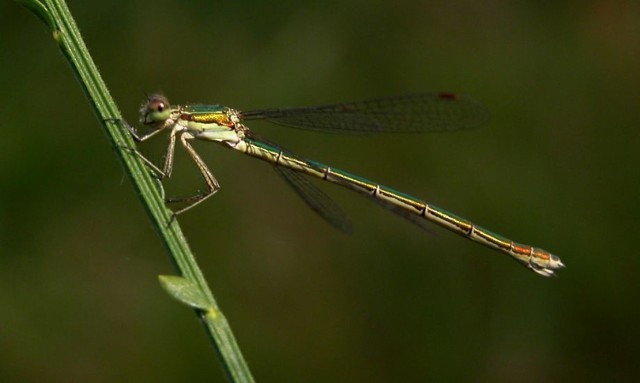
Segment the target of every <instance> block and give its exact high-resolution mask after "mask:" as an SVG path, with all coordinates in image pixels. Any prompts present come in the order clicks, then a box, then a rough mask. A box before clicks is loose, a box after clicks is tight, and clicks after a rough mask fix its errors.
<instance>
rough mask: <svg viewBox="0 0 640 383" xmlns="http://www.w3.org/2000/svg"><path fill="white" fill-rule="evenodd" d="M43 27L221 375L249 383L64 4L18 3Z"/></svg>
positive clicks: (52, 0) (59, 0)
mask: <svg viewBox="0 0 640 383" xmlns="http://www.w3.org/2000/svg"><path fill="white" fill-rule="evenodd" d="M18 1H19V2H20V3H22V4H23V5H25V6H26V7H27V8H29V9H30V10H32V11H33V12H34V13H35V14H36V15H37V16H38V17H39V18H40V19H41V20H42V21H44V22H45V23H46V24H47V25H48V26H49V28H50V29H51V31H52V33H53V38H54V40H55V41H56V43H57V44H58V46H59V47H60V49H61V51H62V53H63V54H64V56H65V57H66V58H67V61H68V62H69V64H70V66H71V69H72V70H73V72H74V74H75V75H76V77H77V79H78V80H79V81H80V84H81V86H82V88H83V89H84V91H85V93H86V95H87V97H88V98H89V101H90V102H91V105H92V106H93V108H94V110H95V112H96V114H97V115H98V118H99V120H100V121H101V122H102V125H103V127H104V129H105V131H106V133H107V136H108V137H109V140H110V141H111V145H112V147H113V148H114V151H115V152H116V153H117V156H118V158H119V160H120V162H121V163H122V165H123V168H124V169H125V172H126V174H127V175H128V176H129V178H130V179H131V182H132V184H133V186H134V189H135V190H136V193H137V195H138V196H139V198H140V201H141V202H142V204H143V206H144V208H145V210H146V211H147V214H148V216H149V219H150V220H151V223H152V225H153V227H154V228H155V230H156V232H157V233H158V236H159V237H160V239H161V241H162V243H163V245H164V247H165V249H166V250H167V252H168V254H169V256H170V257H171V260H172V261H173V263H174V265H175V266H176V267H177V269H178V271H179V273H180V275H181V276H182V278H183V279H184V280H186V281H188V283H185V284H184V285H185V286H189V287H188V288H193V289H197V291H196V294H186V295H188V296H194V295H196V296H198V297H199V298H200V299H198V300H197V301H198V302H200V303H199V305H198V306H193V305H192V307H195V311H196V314H197V315H198V317H199V318H200V319H201V321H202V323H203V324H204V327H205V329H206V331H207V334H208V335H209V338H210V339H211V341H212V344H213V346H214V348H215V350H216V352H217V354H218V356H219V358H220V360H221V361H222V364H223V367H224V370H225V372H226V374H227V376H228V378H229V380H231V381H233V382H252V381H253V378H252V376H251V373H250V371H249V368H248V366H247V363H246V362H245V360H244V358H243V357H242V353H241V352H240V349H239V347H238V345H237V343H236V341H235V338H234V337H233V333H232V332H231V328H230V327H229V324H228V323H227V320H226V319H225V317H224V316H223V314H222V312H221V311H220V310H219V309H218V306H217V305H216V302H215V299H214V297H213V294H212V293H211V290H210V289H209V287H208V286H207V283H206V281H205V279H204V276H203V274H202V272H201V270H200V269H199V267H198V265H197V263H196V261H195V258H194V256H193V254H192V253H191V250H190V249H189V246H188V244H187V241H186V239H185V237H184V235H183V234H182V231H181V230H180V226H179V225H178V222H177V220H175V219H171V218H172V212H171V211H170V210H169V209H167V208H166V206H165V203H164V200H163V198H162V195H161V192H160V190H159V188H158V185H157V180H155V179H153V178H152V177H151V175H150V173H149V171H148V169H147V168H146V166H145V164H144V163H143V162H142V161H141V160H140V159H139V158H138V156H136V155H135V154H134V153H132V152H131V150H130V149H128V148H133V147H134V143H133V140H132V139H131V137H130V135H129V132H128V131H127V130H126V129H125V128H124V126H123V124H122V123H121V121H123V120H122V116H121V115H120V112H119V110H118V108H117V106H116V103H115V102H114V100H113V99H112V98H111V96H110V94H109V92H108V90H107V87H106V85H105V83H104V82H103V80H102V78H101V76H100V74H99V72H98V69H97V67H96V66H95V64H94V62H93V60H92V59H91V56H90V55H89V51H88V50H87V48H86V46H85V45H84V42H83V41H82V38H81V36H80V32H79V31H78V28H77V26H76V24H75V22H74V20H73V17H72V16H71V13H70V11H69V9H68V8H67V6H66V4H65V2H64V0H18Z"/></svg>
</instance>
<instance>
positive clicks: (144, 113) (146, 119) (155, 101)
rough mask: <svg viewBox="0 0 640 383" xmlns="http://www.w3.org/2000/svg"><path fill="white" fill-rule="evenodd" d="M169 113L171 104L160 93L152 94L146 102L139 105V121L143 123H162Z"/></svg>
mask: <svg viewBox="0 0 640 383" xmlns="http://www.w3.org/2000/svg"><path fill="white" fill-rule="evenodd" d="M170 115H171V104H169V100H168V99H167V98H166V97H165V96H163V95H161V94H152V95H151V96H149V97H148V98H147V102H146V103H144V104H143V105H142V106H141V107H140V123H141V124H143V125H156V124H161V123H164V122H165V121H166V120H167V118H169V116H170Z"/></svg>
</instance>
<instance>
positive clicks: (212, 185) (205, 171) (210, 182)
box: [165, 133, 220, 216]
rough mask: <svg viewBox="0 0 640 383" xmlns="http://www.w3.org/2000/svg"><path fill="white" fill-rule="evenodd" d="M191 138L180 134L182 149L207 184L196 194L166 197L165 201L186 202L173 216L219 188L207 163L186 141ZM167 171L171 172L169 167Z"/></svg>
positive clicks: (202, 200)
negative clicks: (205, 188)
mask: <svg viewBox="0 0 640 383" xmlns="http://www.w3.org/2000/svg"><path fill="white" fill-rule="evenodd" d="M192 138H193V136H191V135H190V134H189V133H183V134H181V135H180V142H181V143H182V146H183V147H184V149H185V150H186V151H187V154H189V156H190V157H191V159H192V160H193V162H195V164H196V166H197V167H198V170H199V171H200V174H202V178H204V182H205V184H206V186H207V191H205V192H204V193H203V192H199V193H198V194H195V195H192V196H189V197H181V198H168V199H167V203H175V202H186V203H187V206H185V207H183V208H182V209H179V210H177V211H175V212H174V216H175V215H178V214H181V213H184V212H185V211H187V210H189V209H191V208H192V207H194V206H196V205H198V204H199V203H202V202H204V200H206V199H207V198H209V197H211V196H212V195H214V194H215V193H216V192H217V191H218V190H219V189H220V184H218V181H217V180H216V178H215V177H214V176H213V174H211V171H210V170H209V168H208V167H207V165H206V164H205V163H204V161H203V160H202V158H200V156H198V153H196V151H195V149H193V147H192V146H191V145H190V144H189V143H188V142H187V140H189V139H192ZM173 142H175V135H173ZM166 170H167V169H166V168H165V171H166ZM168 171H169V172H171V168H169V169H168Z"/></svg>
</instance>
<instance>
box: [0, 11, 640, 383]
mask: <svg viewBox="0 0 640 383" xmlns="http://www.w3.org/2000/svg"><path fill="white" fill-rule="evenodd" d="M69 7H70V8H71V10H72V12H73V13H74V16H75V18H76V21H77V22H78V24H79V26H80V28H81V31H82V32H83V36H84V38H85V41H86V43H87V45H88V46H89V49H90V51H91V53H92V54H93V58H94V60H95V61H96V63H97V65H98V66H99V68H100V69H101V71H102V75H103V77H104V79H105V81H106V82H107V84H108V85H109V87H110V90H111V91H112V94H113V95H114V97H115V99H116V101H117V102H118V103H119V106H120V108H121V109H122V111H123V113H124V115H125V116H126V118H127V119H128V120H129V121H131V122H134V121H136V120H137V109H138V106H139V104H140V103H141V102H142V101H143V99H144V92H153V91H163V92H165V93H166V94H167V95H168V96H169V97H170V99H172V100H173V101H174V102H180V103H187V102H203V103H222V104H226V105H230V106H234V107H237V108H240V109H252V108H262V107H278V106H302V105H309V104H319V103H327V102H339V101H349V100H355V99H361V98H367V97H375V96H383V95H394V94H402V93H410V92H414V91H454V92H459V93H464V94H468V95H471V96H472V97H474V98H475V99H477V100H478V101H480V102H482V103H483V104H485V105H486V106H487V108H488V109H489V110H490V111H491V114H492V120H491V122H490V123H489V124H488V125H487V126H485V127H483V128H482V129H477V130H473V131H466V132H460V133H450V134H435V135H424V136H414V135H400V136H393V137H391V136H385V137H349V136H338V135H321V134H314V133H308V132H301V131H298V130H290V129H286V128H282V127H277V126H270V125H267V124H255V125H253V126H252V127H253V128H254V130H256V131H258V133H259V134H261V135H262V136H265V137H268V138H269V139H271V140H273V141H274V142H278V143H280V144H281V145H283V146H284V147H287V148H289V149H290V150H293V151H295V152H298V153H300V154H301V155H304V156H306V157H308V158H312V159H316V160H318V161H322V162H325V163H328V164H331V165H334V166H336V167H340V168H343V169H345V170H349V171H351V172H353V173H356V174H360V175H362V176H365V177H367V178H370V179H373V180H376V181H379V182H381V183H383V184H386V185H389V186H392V187H394V188H397V189H399V190H402V191H405V192H408V193H411V194H414V195H416V196H420V197H422V198H424V199H425V200H427V201H429V202H431V203H434V204H436V205H438V206H441V207H443V208H446V209H448V210H450V211H453V212H455V213H457V214H459V215H461V216H463V217H466V218H469V219H471V220H473V221H474V222H476V223H478V224H480V225H482V226H484V227H487V228H490V229H492V230H494V231H496V232H498V233H501V234H504V235H506V236H508V237H510V238H513V239H514V240H516V241H519V242H522V243H527V244H532V245H536V246H540V247H542V248H545V249H548V250H550V251H552V252H554V253H556V254H558V255H560V256H561V257H562V259H563V261H564V262H565V263H566V265H567V266H568V267H567V269H566V270H563V271H561V272H560V276H559V278H553V279H545V278H542V277H540V276H537V275H535V274H534V273H531V272H529V271H527V270H525V269H524V268H522V267H520V266H518V265H516V264H515V263H514V262H512V261H510V260H509V259H508V257H506V256H504V255H502V254H498V253H495V252H492V251H490V250H488V249H485V248H483V247H481V246H478V245H476V244H474V243H472V242H470V241H466V240H464V239H461V238H460V237H458V236H456V235H453V234H450V233H449V232H446V231H444V230H441V229H439V228H434V231H435V232H436V235H425V234H424V233H422V232H421V231H420V230H418V229H416V228H414V227H413V225H411V224H408V223H406V222H404V221H403V220H401V219H397V218H396V217H394V216H392V215H391V214H388V213H387V212H385V211H383V209H379V208H378V207H376V206H375V205H374V204H371V203H370V202H368V201H366V200H365V199H363V198H361V197H360V196H357V195H355V194H353V193H351V192H349V191H345V190H342V189H340V188H337V187H335V186H332V185H320V187H322V188H323V190H325V191H326V192H327V193H328V194H330V195H331V196H332V197H334V198H335V199H336V201H338V202H339V203H341V204H342V205H344V206H345V209H346V210H347V211H348V213H349V215H350V216H351V218H352V220H353V221H354V223H355V224H356V233H355V234H354V235H353V236H346V235H344V234H342V233H340V232H337V231H335V230H333V229H332V228H331V227H330V226H329V225H327V224H325V223H324V222H323V221H322V220H321V219H319V218H318V217H317V216H316V215H315V214H313V212H311V211H310V210H308V209H307V208H306V207H305V206H304V204H303V202H301V201H300V200H299V199H298V198H297V197H296V196H295V194H294V193H293V192H292V191H291V190H289V189H288V188H287V187H286V185H285V183H283V182H282V181H281V180H280V179H279V177H278V176H277V175H275V173H274V172H273V171H272V170H271V169H270V167H269V165H267V164H265V163H262V162H260V161H257V160H254V159H251V158H249V157H245V156H242V155H240V154H239V153H237V152H233V151H230V150H224V149H223V148H221V147H219V146H217V145H213V144H209V145H207V144H204V145H199V144H198V143H196V148H197V149H198V150H199V151H200V152H201V153H202V154H203V156H204V158H205V160H206V161H207V163H208V164H209V165H210V167H211V169H212V170H213V171H214V173H215V175H216V177H217V178H218V180H219V181H220V183H221V184H222V190H221V191H220V192H219V193H218V194H217V195H216V196H215V197H214V198H212V199H211V200H209V201H208V202H207V203H206V204H203V205H201V206H200V207H199V208H198V209H196V210H193V211H190V212H189V213H187V214H185V215H184V216H181V217H180V222H181V224H182V226H183V230H184V232H185V234H186V235H187V237H188V238H189V240H190V244H191V246H192V248H193V250H194V251H195V252H196V254H197V255H198V259H199V261H200V263H201V265H202V267H203V269H204V271H205V273H206V276H207V278H208V280H209V282H210V285H211V287H212V289H213V291H214V294H216V297H217V299H218V301H219V303H220V305H221V307H222V309H223V310H224V312H225V314H226V315H227V317H228V319H229V321H230V323H231V326H232V328H233V330H234V332H235V334H236V336H237V339H238V342H239V344H240V346H241V348H242V350H243V352H244V355H245V357H246V358H247V360H248V362H249V365H250V367H251V369H252V372H253V374H254V376H255V377H256V379H257V380H258V381H262V382H328V381H330V382H390V381H423V382H426V381H435V382H438V381H451V382H453V381H456V382H469V381H473V382H514V381H518V382H570V381H575V382H587V381H589V382H600V381H615V382H624V381H637V379H638V377H639V376H640V368H639V367H638V363H637V357H638V355H640V347H639V346H638V343H639V341H640V330H639V329H638V327H639V326H638V325H637V314H638V298H639V295H640V289H639V288H638V283H637V282H636V280H637V279H638V277H637V272H638V268H639V266H640V257H639V255H640V254H639V252H638V246H637V245H635V242H634V238H637V237H638V214H639V213H640V206H639V202H638V190H639V187H638V186H639V185H638V181H639V180H640V174H639V173H640V172H639V171H638V164H639V162H640V155H638V152H639V150H640V149H639V147H640V145H639V144H640V134H639V133H638V132H639V129H638V128H639V123H640V118H639V117H638V108H639V106H640V92H639V89H640V48H639V47H640V4H639V3H637V2H632V1H623V0H613V1H608V0H600V1H560V2H551V1H545V2H533V1H505V0H494V1H489V2H476V1H471V0H469V1H454V2H421V1H405V0H399V1H376V0H374V1H371V0H369V1H362V0H349V1H340V2H327V1H319V0H316V1H280V2H259V1H248V0H247V1H232V2H211V1H204V0H201V1H190V2H185V1H170V0H156V1H124V0H121V1H107V2H85V1H78V0H74V1H69ZM0 28H1V31H0V35H1V36H2V39H1V40H0V65H1V68H2V69H1V70H0V84H1V85H2V92H0V98H1V99H0V105H1V107H0V110H2V120H3V122H2V127H3V129H2V130H3V134H4V135H3V137H2V139H0V201H1V202H0V262H1V263H0V313H1V315H0V318H1V319H0V381H2V382H18V381H19V382H41V381H47V382H70V381H88V382H116V381H117V382H127V381H155V382H175V381H224V377H223V375H222V373H221V369H220V367H219V364H218V362H217V360H216V358H215V357H214V353H213V352H212V350H211V348H210V346H209V344H208V342H207V339H206V337H205V335H204V332H203V331H202V329H201V328H200V324H199V323H198V321H197V320H196V318H195V317H194V315H193V313H192V311H191V310H189V309H186V308H185V307H183V306H181V305H180V304H178V303H176V302H175V301H174V300H172V299H171V298H169V297H168V296H167V295H166V294H165V293H164V292H163V291H162V290H161V288H160V287H159V285H158V282H157V275H158V274H171V273H173V269H172V267H171V265H170V262H169V261H168V259H167V257H166V256H165V254H164V253H163V250H162V248H161V246H160V244H159V241H158V240H157V238H156V236H155V234H154V232H153V230H152V229H151V227H150V225H149V223H148V221H147V218H146V216H145V214H144V213H143V210H142V208H141V205H140V203H139V202H138V200H137V198H136V196H135V194H134V193H133V191H132V188H131V186H130V185H129V182H128V180H127V179H126V177H125V176H124V174H123V171H122V169H121V167H120V165H119V163H118V161H117V160H116V158H115V156H114V154H113V152H112V150H111V148H110V146H109V144H108V142H107V140H106V139H105V137H104V134H103V133H102V131H101V128H100V124H99V123H98V121H97V120H96V118H95V116H94V114H93V111H92V110H91V108H90V106H89V104H88V102H87V100H86V98H85V96H84V95H83V93H82V91H81V89H80V87H79V86H78V83H77V81H75V79H74V77H73V74H72V72H71V71H70V70H69V68H68V66H67V64H66V62H65V60H64V58H63V57H62V55H61V54H59V52H58V50H57V48H56V46H55V44H54V43H53V41H52V40H51V38H50V35H49V32H48V31H47V29H46V28H45V27H44V26H43V25H42V23H41V22H40V21H39V20H38V19H37V18H36V17H34V15H32V14H31V13H30V12H29V11H27V10H26V9H24V8H22V7H21V6H19V5H18V4H16V3H14V2H12V1H9V2H6V1H5V2H2V4H1V5H0ZM164 143H165V142H164V140H163V139H156V140H155V142H154V143H149V144H148V145H145V146H144V148H145V151H146V152H147V153H149V154H150V156H151V157H152V158H157V159H159V158H160V155H161V153H160V152H161V149H162V146H163V144H164ZM154 156H155V157H154ZM176 166H177V168H176V170H175V171H174V174H175V179H174V180H173V182H169V183H168V184H167V190H168V192H169V194H179V192H180V191H182V190H194V189H196V188H198V187H200V183H199V179H198V175H197V173H196V172H195V170H194V169H193V166H192V164H191V163H190V162H189V161H188V159H187V158H186V157H185V156H184V155H183V154H180V155H179V156H178V158H177V165H176Z"/></svg>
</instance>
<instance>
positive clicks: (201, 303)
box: [158, 275, 211, 310]
mask: <svg viewBox="0 0 640 383" xmlns="http://www.w3.org/2000/svg"><path fill="white" fill-rule="evenodd" d="M158 280H159V281H160V284H161V285H162V287H163V288H164V289H165V290H166V291H167V292H168V293H169V295H171V296H172V297H174V298H175V299H177V300H179V301H180V302H182V303H184V304H186V305H188V306H191V307H193V308H196V309H200V310H209V309H210V308H211V303H210V302H209V300H208V299H207V297H206V295H204V294H203V293H202V291H201V290H200V289H199V288H198V286H197V285H196V284H195V283H193V282H191V281H190V280H188V279H186V278H183V277H178V276H175V275H160V276H158Z"/></svg>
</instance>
